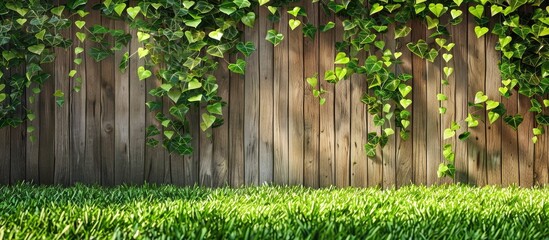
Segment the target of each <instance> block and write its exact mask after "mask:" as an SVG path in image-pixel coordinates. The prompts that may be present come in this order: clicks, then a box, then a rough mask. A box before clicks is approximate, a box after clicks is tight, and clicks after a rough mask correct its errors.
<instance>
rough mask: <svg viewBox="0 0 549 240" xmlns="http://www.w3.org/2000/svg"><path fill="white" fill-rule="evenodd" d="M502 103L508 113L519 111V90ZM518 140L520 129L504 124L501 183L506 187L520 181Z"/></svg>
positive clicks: (503, 99)
mask: <svg viewBox="0 0 549 240" xmlns="http://www.w3.org/2000/svg"><path fill="white" fill-rule="evenodd" d="M501 103H502V104H503V105H505V108H506V109H507V114H509V115H516V114H517V113H519V112H518V92H516V91H513V93H512V95H511V97H509V98H508V99H507V98H502V100H501ZM523 124H524V123H523ZM528 131H531V130H528ZM518 140H519V137H518V131H517V130H514V129H513V128H511V127H510V126H508V125H506V124H504V126H502V129H501V145H502V146H505V147H502V149H501V175H502V178H501V184H502V186H505V187H506V186H511V185H513V184H517V183H519V182H520V180H519V169H520V168H519V150H518Z"/></svg>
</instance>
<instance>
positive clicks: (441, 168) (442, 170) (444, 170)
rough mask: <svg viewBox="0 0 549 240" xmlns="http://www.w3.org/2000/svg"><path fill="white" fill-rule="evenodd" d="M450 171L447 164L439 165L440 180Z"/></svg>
mask: <svg viewBox="0 0 549 240" xmlns="http://www.w3.org/2000/svg"><path fill="white" fill-rule="evenodd" d="M449 171H450V168H448V165H446V164H445V163H440V164H439V165H438V170H437V176H438V177H439V178H441V177H444V176H446V175H447V174H448V172H449Z"/></svg>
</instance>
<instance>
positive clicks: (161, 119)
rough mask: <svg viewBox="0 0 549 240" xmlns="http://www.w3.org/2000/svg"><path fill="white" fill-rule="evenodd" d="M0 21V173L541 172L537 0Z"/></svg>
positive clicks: (29, 7)
mask: <svg viewBox="0 0 549 240" xmlns="http://www.w3.org/2000/svg"><path fill="white" fill-rule="evenodd" d="M0 16H1V17H2V25H1V26H0V47H1V50H2V58H1V64H2V65H1V71H2V72H1V73H0V76H1V82H0V104H1V105H0V126H2V127H4V128H3V130H2V133H3V134H4V136H5V137H2V140H0V141H5V144H3V146H2V147H3V149H2V150H0V152H2V153H3V154H4V155H6V154H7V155H6V156H9V157H7V158H3V160H2V162H0V164H2V167H1V168H0V169H2V174H0V175H2V177H1V178H0V179H2V181H1V182H3V183H7V182H10V181H12V182H13V181H17V180H21V179H30V180H34V181H37V182H43V183H52V182H56V183H64V184H68V183H71V182H79V181H82V182H101V183H104V184H107V185H110V184H116V183H122V182H134V183H139V182H142V181H144V180H148V181H153V182H174V183H178V184H194V183H200V184H204V185H222V184H226V183H230V184H232V185H235V186H238V185H241V184H258V183H261V182H276V183H283V184H284V183H290V184H305V185H308V186H327V185H331V184H335V185H338V186H345V185H357V186H365V185H385V186H391V185H395V184H396V185H402V184H406V183H409V182H414V183H427V184H432V183H437V182H449V181H451V178H454V177H455V178H456V181H461V182H470V183H473V184H480V185H483V184H487V183H501V184H509V183H520V184H521V185H525V186H528V185H532V184H533V183H544V182H547V181H548V179H547V178H548V172H547V171H548V170H547V156H546V155H547V154H546V152H547V148H546V147H545V144H547V141H546V139H545V137H544V135H543V132H544V127H545V125H547V124H549V115H546V114H545V112H546V109H545V108H546V107H548V106H549V100H547V99H545V98H544V96H545V95H546V92H547V89H548V86H549V78H548V76H549V63H548V62H547V57H548V53H549V52H548V50H547V47H546V45H547V35H549V8H548V7H547V4H546V3H544V2H543V1H539V0H538V1H534V0H507V1H503V0H479V1H462V0H443V1H426V0H415V1H405V0H393V1H388V0H385V1H383V0H380V1H360V0H358V1H351V0H343V1H333V0H330V1H329V0H324V1H315V0H313V1H290V0H286V1H269V0H259V1H253V0H224V1H169V0H168V1H158V2H155V3H151V2H149V1H141V0H137V1H125V0H105V1H98V0H95V1H86V0H69V1H67V3H66V4H60V3H59V2H57V3H50V1H42V0H26V1H4V2H2V3H0ZM51 79H53V80H54V81H52V80H51ZM145 93H147V95H145ZM502 122H504V123H506V125H508V126H506V125H503V124H502ZM52 126H53V127H52ZM515 130H518V133H517V132H515ZM145 144H146V145H148V146H150V147H145V146H144V145H145ZM157 145H161V146H162V147H157V148H153V147H154V146H157ZM440 177H442V178H443V179H438V178H440Z"/></svg>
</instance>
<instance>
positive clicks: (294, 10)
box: [288, 7, 301, 17]
mask: <svg viewBox="0 0 549 240" xmlns="http://www.w3.org/2000/svg"><path fill="white" fill-rule="evenodd" d="M299 11H301V8H300V7H294V8H293V9H292V10H289V11H288V13H289V14H290V15H292V16H294V17H297V15H298V14H299Z"/></svg>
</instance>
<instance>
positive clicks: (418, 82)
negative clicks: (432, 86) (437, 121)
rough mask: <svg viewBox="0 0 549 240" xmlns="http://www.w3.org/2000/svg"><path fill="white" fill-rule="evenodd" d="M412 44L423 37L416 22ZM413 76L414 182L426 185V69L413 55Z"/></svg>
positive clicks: (418, 58)
mask: <svg viewBox="0 0 549 240" xmlns="http://www.w3.org/2000/svg"><path fill="white" fill-rule="evenodd" d="M412 29H414V31H412V42H417V41H418V40H419V39H423V38H424V37H425V31H426V28H425V26H424V25H423V24H422V23H421V22H418V21H413V22H412ZM412 66H413V71H412V72H413V76H414V78H413V79H412V95H411V98H412V102H413V105H414V106H413V107H414V112H413V113H412V121H411V122H412V123H411V124H410V125H411V126H410V129H412V141H413V154H414V155H413V156H414V157H413V159H414V163H413V165H414V182H415V183H416V184H427V171H428V170H429V169H427V145H426V144H427V116H426V113H427V111H428V109H427V85H426V81H425V79H426V78H427V68H426V64H425V60H423V59H421V58H420V57H418V56H416V55H415V54H413V56H412Z"/></svg>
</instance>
